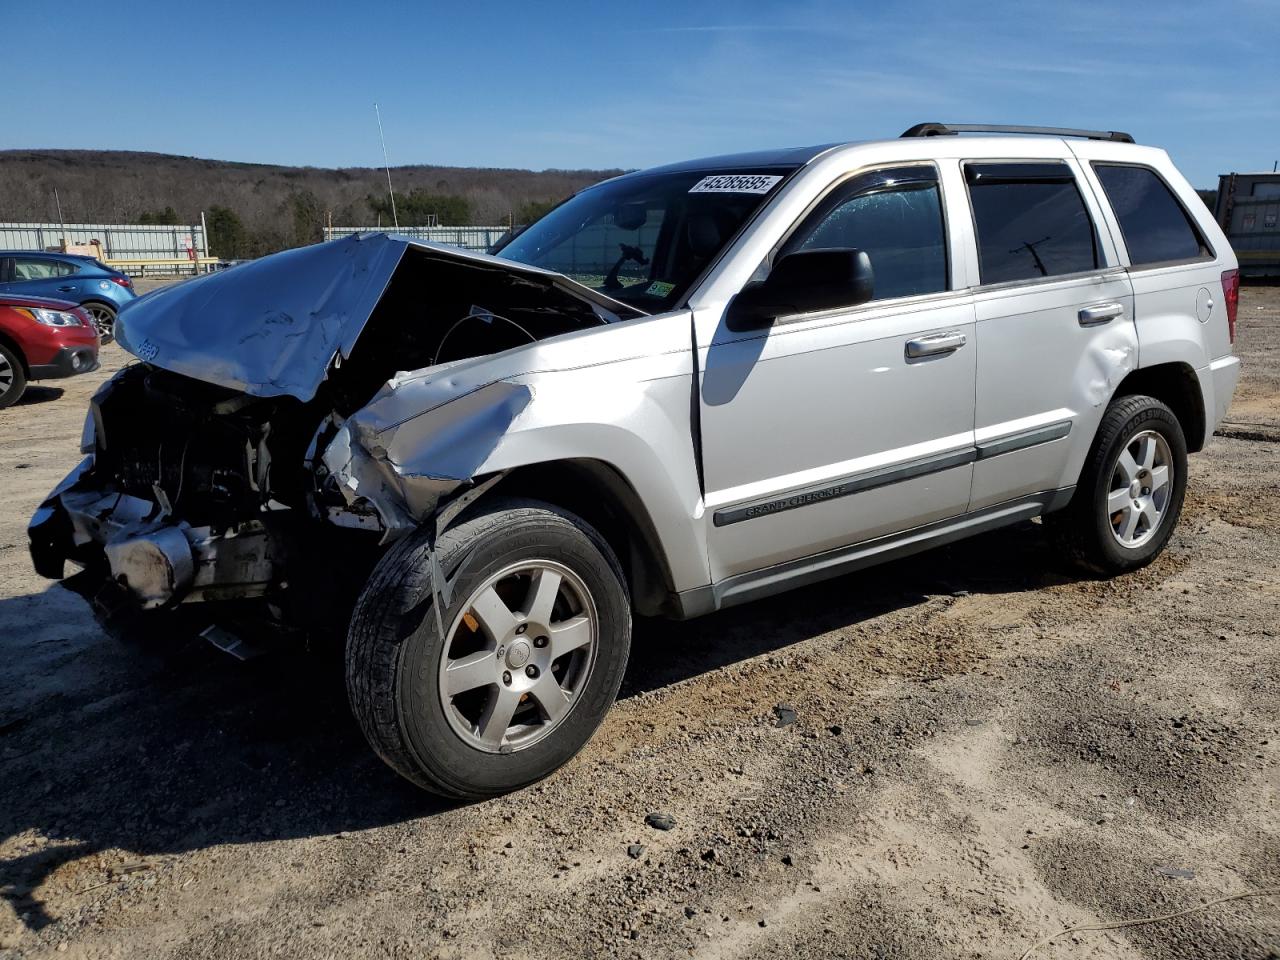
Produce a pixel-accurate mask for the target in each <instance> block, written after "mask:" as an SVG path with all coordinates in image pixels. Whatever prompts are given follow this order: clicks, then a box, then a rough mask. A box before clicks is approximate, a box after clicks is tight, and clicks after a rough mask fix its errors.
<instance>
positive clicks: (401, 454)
mask: <svg viewBox="0 0 1280 960" xmlns="http://www.w3.org/2000/svg"><path fill="white" fill-rule="evenodd" d="M442 379H444V380H448V379H449V378H442ZM417 387H418V389H416V390H411V391H407V392H408V393H409V394H410V395H409V396H406V395H405V392H406V391H403V390H402V389H397V388H396V387H395V386H394V385H393V386H391V387H389V388H388V389H386V390H384V391H383V392H382V393H380V394H379V395H378V397H377V398H375V399H374V401H373V402H372V403H370V404H369V405H368V406H367V407H365V408H364V409H363V410H361V411H359V412H358V413H356V414H355V415H353V416H352V417H351V418H350V419H348V420H347V421H346V422H345V423H344V424H343V425H342V427H341V428H340V429H339V431H338V434H337V436H336V437H335V438H334V439H333V441H331V442H330V444H329V446H328V448H327V449H326V450H325V453H324V461H325V465H326V466H327V467H328V468H329V470H330V472H331V473H332V474H333V475H334V476H335V477H336V478H337V480H338V483H339V487H340V489H341V490H342V492H343V495H344V496H345V497H347V499H348V502H355V501H356V500H357V499H360V498H363V499H365V500H368V501H369V502H370V503H372V504H373V505H374V506H375V508H377V510H378V513H379V515H381V516H382V518H383V522H384V523H385V524H386V526H387V527H388V528H394V529H407V528H408V527H411V526H413V525H414V524H416V522H417V521H418V520H420V519H422V518H423V517H426V516H428V515H429V514H430V513H431V511H432V510H433V509H434V508H435V505H436V503H437V502H438V501H439V499H440V498H441V496H443V495H445V494H447V493H449V492H451V491H452V490H454V489H456V488H457V487H458V486H459V485H460V484H461V483H463V482H464V481H466V480H468V479H470V478H471V477H473V476H474V475H475V473H476V471H477V470H479V469H480V466H481V464H483V463H484V462H485V460H487V459H488V458H489V456H490V454H492V453H493V450H494V448H495V447H496V446H497V445H498V443H499V441H501V439H502V438H503V436H504V435H505V434H506V433H507V431H508V430H509V429H510V427H511V425H512V423H514V422H515V420H516V418H517V417H518V416H519V415H520V414H521V413H522V412H523V411H524V409H525V408H526V407H527V406H528V405H529V402H530V400H531V399H532V397H533V391H532V390H531V389H530V388H529V387H528V386H527V385H525V384H522V383H510V382H506V381H499V382H498V383H491V384H488V385H486V386H483V387H479V388H477V389H474V390H471V391H469V392H466V393H464V394H463V395H462V396H458V397H456V398H454V399H452V400H450V399H449V398H450V397H451V396H453V394H454V392H455V390H456V389H457V384H456V383H427V382H421V383H419V384H418V385H417ZM432 393H438V394H439V396H438V397H437V398H436V400H437V402H434V403H433V402H432V400H431V398H430V395H431V394H432ZM424 408H425V409H424Z"/></svg>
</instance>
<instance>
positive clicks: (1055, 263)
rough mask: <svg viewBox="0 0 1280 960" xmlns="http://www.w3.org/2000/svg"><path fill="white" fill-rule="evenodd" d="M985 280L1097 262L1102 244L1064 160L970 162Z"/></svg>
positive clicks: (1053, 272) (1048, 273) (1047, 273)
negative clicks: (1045, 161)
mask: <svg viewBox="0 0 1280 960" xmlns="http://www.w3.org/2000/svg"><path fill="white" fill-rule="evenodd" d="M965 179H966V181H967V182H968V185H969V200H970V202H971V204H972V205H973V222H974V227H975V229H976V230H977V234H978V263H979V268H980V271H981V277H982V282H983V283H984V284H987V283H1006V282H1008V281H1012V280H1039V279H1042V278H1044V277H1054V276H1062V275H1064V274H1070V273H1082V272H1084V271H1087V270H1094V269H1096V268H1097V267H1098V245H1097V240H1096V234H1095V233H1094V229H1093V221H1092V220H1091V219H1090V218H1089V211H1088V210H1086V209H1085V205H1084V200H1083V198H1082V197H1081V196H1080V190H1079V189H1078V188H1077V187H1076V181H1075V177H1074V175H1073V174H1072V172H1071V168H1070V167H1068V166H1067V165H1066V164H1065V163H968V164H965Z"/></svg>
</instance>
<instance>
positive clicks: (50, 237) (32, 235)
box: [0, 223, 209, 260]
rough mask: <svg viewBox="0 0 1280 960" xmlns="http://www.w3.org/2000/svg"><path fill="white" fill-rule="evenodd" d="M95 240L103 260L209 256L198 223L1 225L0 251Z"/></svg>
mask: <svg viewBox="0 0 1280 960" xmlns="http://www.w3.org/2000/svg"><path fill="white" fill-rule="evenodd" d="M95 241H96V246H98V247H100V248H101V251H102V256H103V258H104V259H106V260H173V259H188V258H189V257H190V253H189V251H194V252H195V254H196V255H197V256H200V257H207V256H208V255H209V249H208V247H207V246H206V244H205V240H204V230H203V229H202V228H201V226H200V224H198V223H196V224H190V225H178V226H156V225H151V224H145V225H143V224H127V223H67V224H57V223H0V250H61V249H63V247H64V245H68V246H93V245H95Z"/></svg>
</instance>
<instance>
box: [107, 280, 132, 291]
mask: <svg viewBox="0 0 1280 960" xmlns="http://www.w3.org/2000/svg"><path fill="white" fill-rule="evenodd" d="M111 279H112V281H114V282H115V283H118V284H120V286H122V287H124V288H125V289H126V290H127V289H130V288H132V287H133V281H132V280H130V279H129V278H128V277H112V278H111Z"/></svg>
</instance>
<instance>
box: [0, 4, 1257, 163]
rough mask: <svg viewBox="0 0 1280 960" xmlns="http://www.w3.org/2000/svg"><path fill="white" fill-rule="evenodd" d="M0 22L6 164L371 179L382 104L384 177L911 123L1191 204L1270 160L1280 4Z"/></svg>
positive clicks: (486, 7) (45, 11)
mask: <svg viewBox="0 0 1280 960" xmlns="http://www.w3.org/2000/svg"><path fill="white" fill-rule="evenodd" d="M0 22H3V24H4V33H5V40H6V43H5V47H6V49H7V51H8V54H7V55H6V56H5V57H4V58H3V62H2V63H0V90H3V91H4V94H5V95H4V100H5V102H6V104H8V105H9V108H10V109H6V110H5V111H4V113H5V116H4V117H3V119H2V120H0V148H17V147H75V148H96V149H129V150H156V151H162V152H167V153H180V154H187V155H192V156H199V157H213V158H218V159H225V160H245V161H256V162H265V163H288V164H310V165H314V166H376V165H378V164H379V163H380V162H381V153H380V150H379V147H378V140H377V127H376V125H375V121H374V115H373V107H372V104H373V102H374V101H375V100H377V101H378V102H379V103H380V105H381V108H382V118H383V123H384V125H385V127H386V132H387V143H388V148H389V150H390V153H391V160H392V163H393V164H395V163H441V164H451V165H454V164H456V165H464V166H517V167H532V168H534V169H542V168H545V167H569V168H578V167H624V168H632V167H644V166H651V165H653V164H657V163H663V162H667V161H671V160H676V159H681V158H685V157H690V156H699V155H706V154H714V153H724V152H730V151H734V150H741V149H751V148H758V147H766V146H788V145H795V144H808V143H823V142H828V141H833V140H842V139H862V138H869V137H886V136H895V135H897V134H898V133H900V132H901V131H902V130H903V129H905V128H906V127H907V126H910V125H911V124H913V123H916V122H918V121H922V120H943V121H946V120H951V121H953V122H964V121H977V120H985V121H991V122H1005V123H1040V124H1054V125H1062V126H1090V127H1102V128H1108V129H1121V130H1128V131H1131V132H1132V133H1134V134H1135V135H1136V136H1137V138H1138V139H1139V140H1140V141H1142V142H1148V143H1154V144H1158V145H1161V146H1164V147H1165V148H1166V149H1168V150H1169V151H1170V153H1172V154H1173V157H1174V159H1175V161H1177V162H1178V164H1179V165H1180V166H1181V167H1182V169H1183V170H1184V172H1185V173H1186V174H1187V175H1188V177H1189V178H1190V179H1191V180H1192V182H1193V183H1195V184H1196V185H1197V186H1202V187H1203V186H1212V185H1215V184H1216V176H1217V174H1218V173H1221V172H1225V171H1228V170H1232V169H1235V170H1250V169H1252V170H1257V169H1266V170H1270V169H1271V164H1272V161H1273V160H1275V159H1277V158H1280V82H1278V81H1280V0H1221V2H1214V3H1212V4H1204V3H1180V2H1166V3H1151V4H1147V3H1119V2H1109V3H1093V2H1085V3H1069V2H1067V3H1057V4H1045V5H1039V4H1035V3H1031V2H1023V3H1003V2H1000V3H987V4H972V3H965V4H962V3H942V2H924V3H910V2H908V3H890V2H881V3H874V4H872V3H861V2H860V3H834V2H807V0H797V2H792V3H786V4H781V3H743V4H736V5H734V4H727V3H706V2H701V0H684V2H679V3H670V2H665V0H633V2H630V3H617V2H615V3H609V4H603V3H602V4H588V3H578V2H569V3H556V4H534V3H519V4H517V3H505V2H504V3H486V2H482V0H478V2H472V3H450V4H436V3H427V2H414V3H403V4H385V3H377V2H374V0H368V2H365V3H362V4H357V3H350V2H348V3H341V4H339V3H326V2H323V0H320V2H311V3H305V4H304V3H273V2H270V0H262V2H259V3H257V4H247V3H238V2H226V3H213V4H185V3H174V2H172V0H169V2H165V3H155V4H152V3H149V2H137V3H129V2H123V3H116V4H112V5H110V6H108V7H101V8H98V9H97V11H96V12H91V11H90V10H89V9H88V8H85V9H84V10H81V11H80V12H78V13H75V14H74V15H72V14H71V13H69V12H68V11H62V10H59V12H58V13H56V14H54V13H53V8H52V7H50V6H48V5H46V4H39V3H34V4H33V3H18V2H17V0H0ZM15 51H28V53H24V54H23V55H20V56H19V55H15ZM15 105H22V108H21V109H16V108H15ZM41 105H49V106H48V109H43V108H42V107H41Z"/></svg>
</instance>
